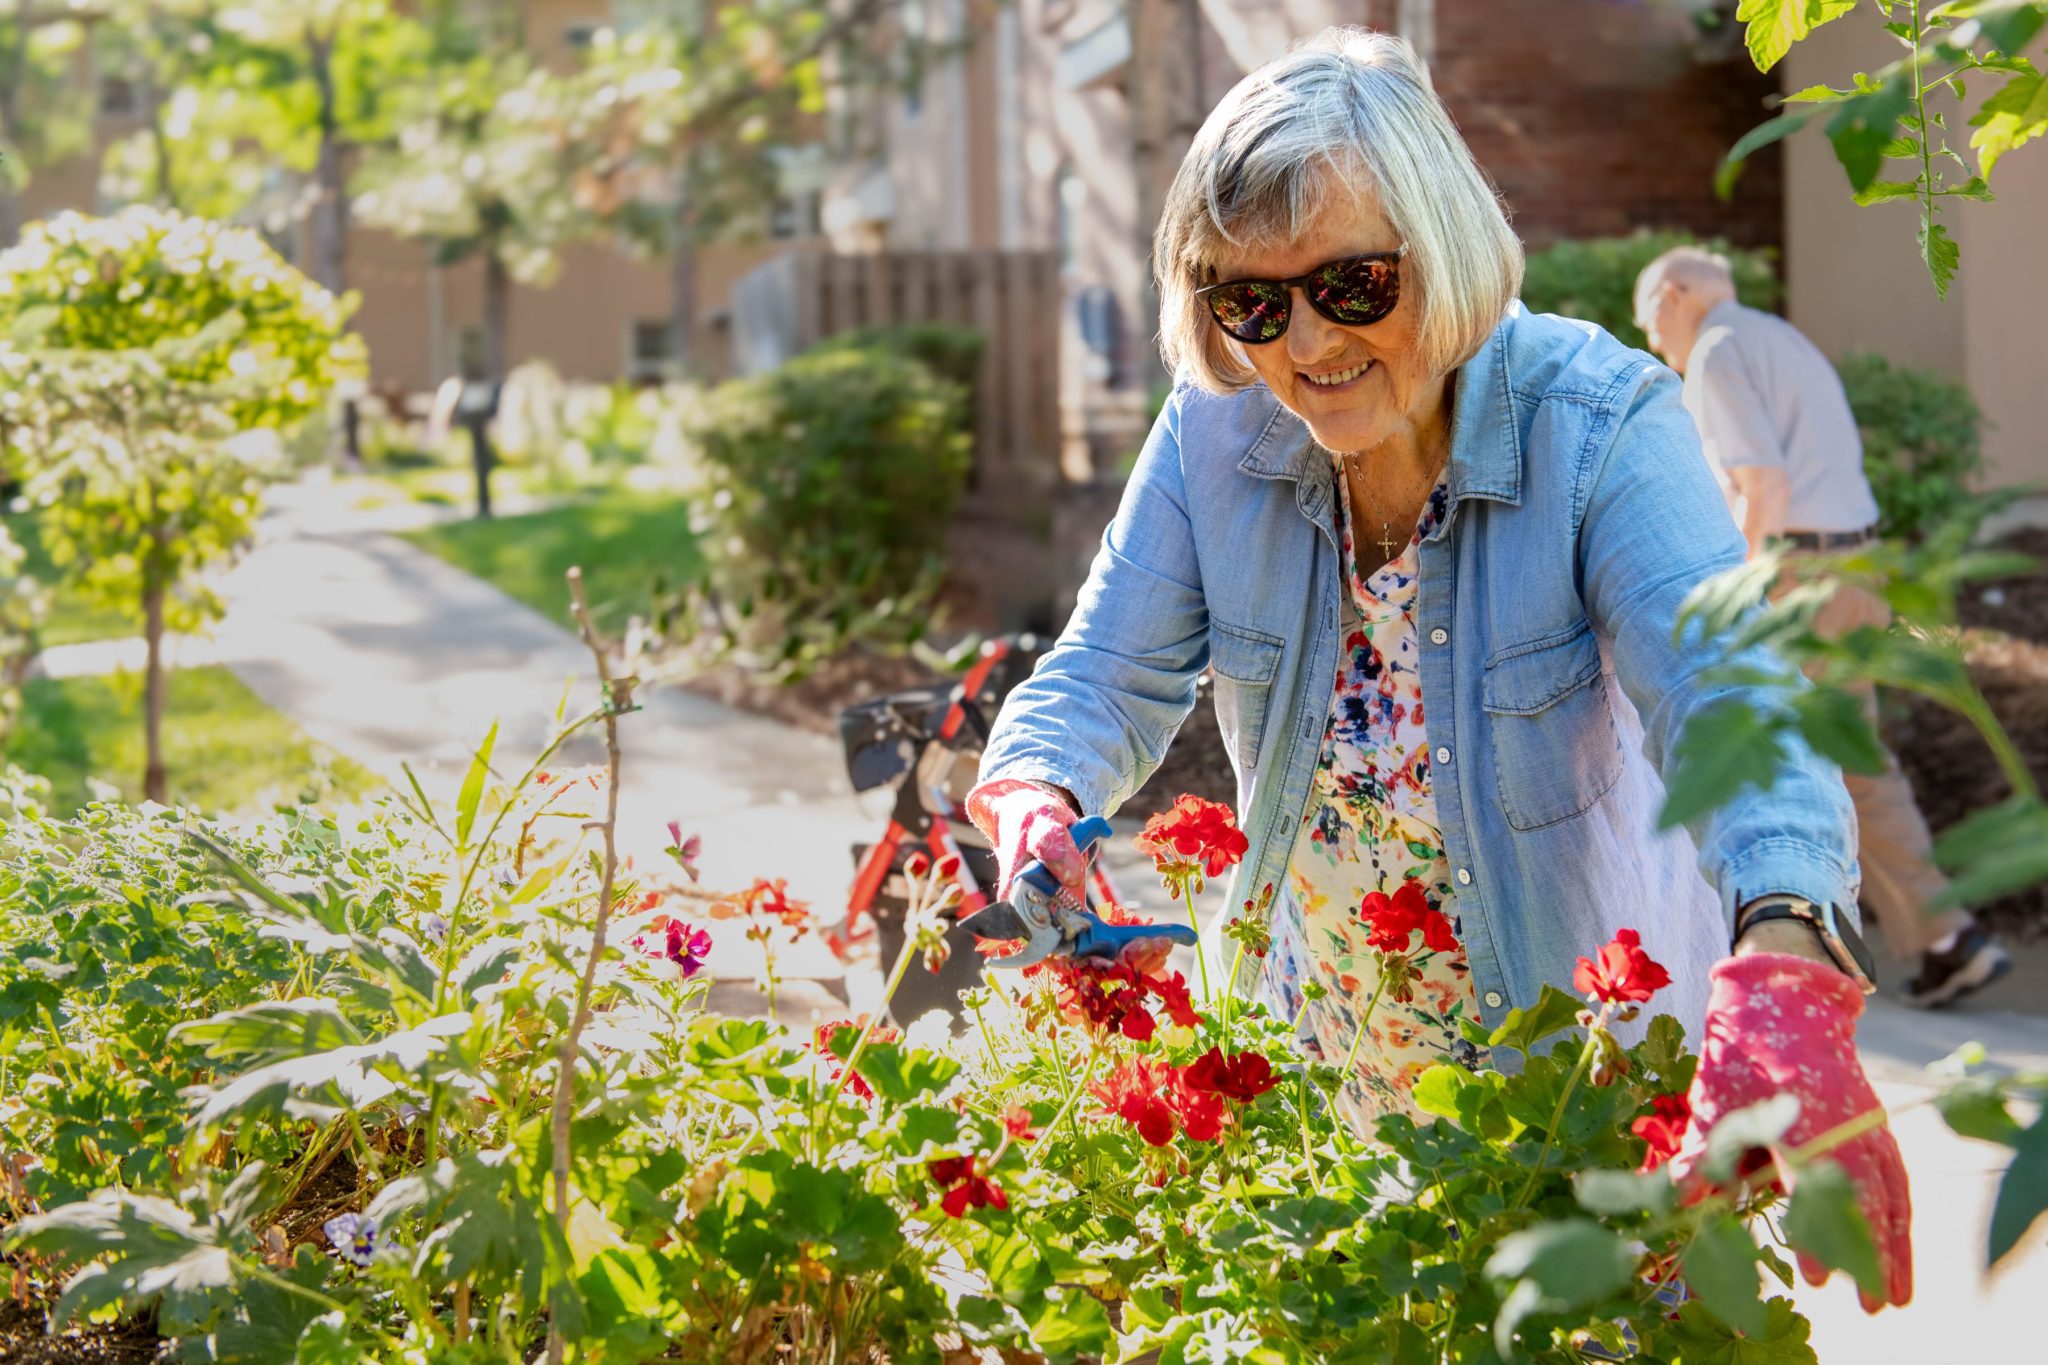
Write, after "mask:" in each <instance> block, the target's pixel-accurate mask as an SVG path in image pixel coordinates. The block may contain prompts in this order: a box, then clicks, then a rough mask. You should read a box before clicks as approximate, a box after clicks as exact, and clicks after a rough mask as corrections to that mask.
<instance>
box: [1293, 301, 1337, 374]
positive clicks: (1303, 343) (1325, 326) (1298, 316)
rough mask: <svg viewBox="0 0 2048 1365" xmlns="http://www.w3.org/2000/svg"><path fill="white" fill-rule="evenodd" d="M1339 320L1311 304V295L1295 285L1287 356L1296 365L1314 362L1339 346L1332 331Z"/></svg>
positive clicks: (1335, 328)
mask: <svg viewBox="0 0 2048 1365" xmlns="http://www.w3.org/2000/svg"><path fill="white" fill-rule="evenodd" d="M1336 330H1337V324H1336V323H1334V322H1331V321H1330V320H1329V319H1328V318H1326V317H1324V316H1323V315H1322V314H1321V313H1318V312H1317V311H1316V310H1315V309H1313V308H1311V307H1310V306H1309V302H1308V295H1307V294H1306V293H1305V292H1304V291H1303V290H1302V288H1301V286H1300V285H1296V286H1295V287H1294V301H1293V307H1292V308H1290V309H1288V316H1287V358H1288V359H1289V360H1291V361H1293V362H1294V363H1295V364H1296V365H1311V364H1314V363H1315V362H1316V361H1318V360H1320V359H1322V358H1323V357H1324V356H1326V355H1329V354H1330V353H1331V352H1332V351H1334V350H1335V349H1336V346H1335V344H1334V343H1335V342H1336V341H1337V338H1336V337H1334V336H1332V335H1331V334H1332V333H1333V332H1335V331H1336Z"/></svg>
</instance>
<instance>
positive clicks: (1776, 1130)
mask: <svg viewBox="0 0 2048 1365" xmlns="http://www.w3.org/2000/svg"><path fill="white" fill-rule="evenodd" d="M1798 1118H1799V1100H1798V1099H1797V1098H1796V1097H1795V1096H1792V1095H1788V1094H1783V1093H1780V1094H1777V1095H1773V1096H1771V1098H1769V1099H1767V1100H1761V1101H1759V1102H1758V1103H1756V1104H1752V1105H1750V1106H1748V1107H1747V1108H1743V1109H1737V1110H1736V1111H1734V1112H1733V1113H1731V1114H1724V1115H1723V1116H1722V1117H1721V1120H1720V1122H1718V1123H1716V1124H1715V1125H1714V1126H1713V1128H1712V1130H1711V1131H1709V1132H1708V1134H1707V1149H1706V1151H1705V1153H1704V1154H1703V1155H1702V1156H1701V1158H1700V1169H1701V1170H1702V1171H1703V1172H1705V1174H1706V1177H1707V1179H1709V1180H1711V1181H1714V1182H1716V1183H1720V1182H1723V1181H1727V1180H1730V1179H1733V1178H1734V1175H1735V1170H1736V1167H1737V1166H1739V1165H1740V1164H1741V1162H1742V1158H1743V1155H1744V1154H1745V1153H1747V1152H1748V1151H1750V1149H1752V1148H1755V1147H1763V1148H1766V1149H1770V1148H1775V1147H1776V1146H1777V1145H1778V1140H1779V1139H1780V1138H1782V1137H1784V1136H1785V1130H1786V1129H1788V1128H1790V1127H1791V1126H1792V1125H1793V1123H1794V1122H1796V1121H1797V1120H1798Z"/></svg>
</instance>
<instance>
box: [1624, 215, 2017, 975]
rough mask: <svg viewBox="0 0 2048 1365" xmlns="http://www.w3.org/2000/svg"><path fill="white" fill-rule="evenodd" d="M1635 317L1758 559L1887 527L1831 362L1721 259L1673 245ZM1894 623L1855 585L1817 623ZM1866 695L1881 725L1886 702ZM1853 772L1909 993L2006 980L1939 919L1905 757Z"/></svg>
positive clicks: (1867, 866)
mask: <svg viewBox="0 0 2048 1365" xmlns="http://www.w3.org/2000/svg"><path fill="white" fill-rule="evenodd" d="M1635 316H1636V323H1637V325H1638V326H1640V327H1641V328H1642V329H1643V331H1644V332H1645V333H1647V334H1648V336H1649V338H1650V345H1651V347H1652V348H1653V349H1655V350H1656V351H1657V353H1658V354H1660V355H1662V356H1663V357H1664V359H1665V360H1666V361H1667V362H1668V363H1669V364H1670V366H1671V368H1672V369H1674V370H1676V371H1678V373H1679V374H1680V375H1682V376H1684V379H1685V406H1686V409H1687V410H1688V411H1689V412H1691V413H1692V417H1693V420H1694V421H1695V422H1696V423H1698V425H1699V429H1700V439H1701V443H1702V444H1703V445H1704V447H1705V449H1706V454H1707V461H1708V463H1709V464H1711V465H1712V466H1713V468H1714V475H1715V477H1716V478H1717V479H1719V480H1720V482H1721V489H1722V492H1723V493H1724V494H1726V495H1727V497H1728V501H1729V505H1730V508H1731V510H1734V511H1735V513H1736V520H1737V522H1738V524H1739V525H1740V526H1741V528H1742V535H1743V538H1744V539H1745V540H1746V541H1748V542H1749V552H1750V554H1751V556H1752V557H1754V556H1755V555H1756V554H1757V552H1758V551H1760V550H1762V549H1763V547H1764V545H1765V544H1766V543H1767V542H1769V541H1773V540H1782V541H1786V542H1789V543H1790V547H1791V549H1792V552H1793V553H1795V554H1797V553H1801V552H1804V553H1808V554H1814V553H1820V552H1823V551H1829V550H1840V549H1846V548H1848V547H1851V546H1855V545H1860V544H1862V543H1863V542H1865V541H1867V540H1870V539H1871V538H1872V537H1873V536H1874V535H1875V534H1876V532H1875V526H1876V523H1877V501H1876V499H1874V498H1873V497H1872V496H1871V493H1870V484H1869V481H1868V480H1867V479H1865V477H1864V474H1863V440H1862V437H1861V435H1860V434H1859V433H1858V431H1857V429H1856V419H1855V417H1854V416H1853V415H1852V414H1851V413H1850V411H1849V400H1848V396H1847V395H1846V394H1845V393H1844V392H1843V390H1842V381H1841V379H1840V377H1839V376H1838V375H1837V374H1836V373H1835V367H1834V366H1833V365H1831V364H1830V363H1828V358H1827V357H1826V356H1825V355H1822V354H1821V352H1820V349H1819V348H1818V347H1816V346H1815V345H1814V344H1813V343H1812V342H1811V341H1809V340H1807V338H1806V337H1805V336H1804V335H1803V334H1802V333H1800V331H1799V330H1798V329H1797V328H1795V327H1793V326H1792V324H1791V323H1789V322H1786V321H1785V320H1784V319H1783V318H1780V317H1777V316H1775V315H1773V314H1770V313H1763V312H1759V311H1757V310H1756V309H1754V308H1746V307H1744V306H1743V305H1742V304H1740V303H1738V302H1736V299H1735V279H1734V276H1733V274H1732V273H1731V272H1730V270H1729V267H1728V262H1727V261H1726V260H1725V259H1723V258H1722V257H1720V256H1717V255H1715V254H1713V253H1712V252H1708V251H1703V250H1700V249H1699V248H1697V247H1679V248H1677V249H1675V250H1672V251H1667V252H1665V253H1664V254H1663V255H1662V256H1659V257H1658V258H1657V259H1656V260H1654V261H1652V262H1650V264H1649V266H1648V267H1646V268H1645V269H1644V271H1643V273H1642V274H1641V276H1639V277H1638V278H1637V280H1636V289H1635ZM1890 621H1891V610H1890V608H1889V607H1887V606H1886V604H1885V603H1884V601H1883V599H1881V598H1879V597H1878V596H1876V595H1875V594H1873V593H1871V592H1869V591H1868V590H1866V589H1864V588H1862V587H1859V586H1856V585H1854V584H1844V585H1842V586H1841V587H1840V588H1838V589H1837V591H1836V592H1835V595H1834V596H1833V597H1832V598H1830V599H1829V600H1828V601H1827V603H1826V604H1824V605H1823V606H1822V607H1821V609H1820V612H1819V614H1818V616H1817V617H1816V618H1815V621H1814V629H1815V631H1816V632H1817V633H1818V634H1820V635H1822V636H1823V637H1826V638H1833V637H1836V636H1839V635H1844V634H1847V633H1848V632H1849V631H1851V630H1854V629H1856V628H1857V627H1858V626H1865V625H1874V626H1884V625H1887V624H1889V623H1890ZM1864 701H1865V706H1866V709H1867V711H1868V713H1869V715H1870V718H1871V720H1872V722H1873V723H1875V721H1876V697H1875V695H1874V693H1873V694H1870V695H1866V697H1865V698H1864ZM1842 778H1843V781H1844V783H1845V784H1846V785H1847V786H1848V788H1849V795H1850V796H1851V797H1852V798H1853V799H1854V801H1855V803H1856V820H1857V825H1858V827H1859V834H1860V838H1859V844H1860V852H1859V857H1860V860H1861V862H1862V864H1863V900H1864V903H1865V904H1866V905H1867V906H1868V907H1869V908H1870V910H1871V912H1872V913H1873V914H1874V915H1876V917H1877V921H1878V923H1879V924H1880V925H1881V926H1883V929H1884V936H1885V942H1886V943H1887V944H1888V945H1889V946H1890V948H1891V950H1892V951H1893V952H1895V953H1897V954H1898V955H1899V956H1900V957H1903V958H1913V957H1918V958H1919V971H1918V973H1917V974H1916V975H1915V976H1914V977H1913V979H1912V980H1911V981H1910V982H1908V983H1907V986H1906V995H1907V997H1908V998H1909V999H1910V1000H1912V1001H1913V1002H1914V1003H1915V1004H1918V1005H1922V1006H1926V1007H1930V1008H1931V1007H1934V1006H1937V1005H1945V1004H1947V1003H1949V1002H1950V1001H1952V1000H1956V999H1958V998H1960V997H1961V996H1963V995H1966V994H1968V993H1969V992H1970V991H1973V990H1976V989H1977V988H1978V987H1980V986H1983V985H1985V984H1986V983H1988V982H1990V981H1992V980H1994V979H1996V978H1997V977H1999V976H2000V975H2002V974H2003V973H2004V972H2005V971H2006V969H2007V968H2008V967H2009V966H2010V965H2011V963H2010V961H2009V960H2008V959H2007V957H2006V955H2005V951H2004V949H2002V948H2000V947H1999V945H1998V943H1997V942H1996V941H1995V940H1993V939H1992V938H1991V936H1990V935H1989V934H1988V933H1987V932H1985V930H1984V928H1983V927H1982V926H1981V925H1979V924H1978V923H1977V921H1976V918H1975V917H1974V916H1973V915H1971V914H1970V913H1969V912H1968V911H1967V910H1961V909H1952V910H1946V911H1943V912H1941V913H1939V914H1933V915H1930V914H1928V913H1927V907H1928V905H1929V904H1930V903H1931V902H1932V901H1933V900H1934V898H1935V897H1936V896H1938V895H1939V894H1940V893H1941V892H1942V891H1943V890H1945V889H1946V888H1947V885H1948V883H1947V881H1946V879H1944V878H1943V877H1942V875H1941V874H1940V873H1939V872H1937V871H1936V870H1935V869H1934V867H1933V865H1932V863H1931V861H1930V858H1929V854H1930V850H1931V840H1930V839H1929V837H1928V833H1927V822H1926V820H1925V819H1923V818H1922V816H1921V814H1920V808H1919V806H1918V805H1917V804H1916V803H1915V802H1914V799H1913V790H1912V788H1911V787H1910V786H1908V785H1907V783H1906V779H1905V776H1904V774H1902V773H1901V772H1900V771H1899V766H1898V763H1897V761H1896V760H1895V759H1893V758H1892V756H1891V754H1890V753H1886V754H1885V768H1884V771H1883V772H1882V773H1879V774H1877V775H1876V776H1874V777H1872V776H1864V775H1862V774H1859V773H1844V774H1843V775H1842Z"/></svg>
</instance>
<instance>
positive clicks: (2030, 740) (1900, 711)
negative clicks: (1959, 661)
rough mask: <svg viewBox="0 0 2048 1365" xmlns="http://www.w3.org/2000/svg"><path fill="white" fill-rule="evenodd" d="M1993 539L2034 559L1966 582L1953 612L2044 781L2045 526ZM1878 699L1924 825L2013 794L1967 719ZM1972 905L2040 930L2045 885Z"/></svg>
mask: <svg viewBox="0 0 2048 1365" xmlns="http://www.w3.org/2000/svg"><path fill="white" fill-rule="evenodd" d="M2001 546H2002V548H2005V549H2009V550H2017V551H2019V552H2020V553H2021V554H2026V555H2031V556H2033V557H2034V558H2035V559H2036V560H2037V561H2038V562H2039V563H2038V565H2037V567H2036V568H2035V569H2034V570H2033V571H2032V572H2030V573H2027V574H2024V575H2022V576H2020V577H2017V578H2010V579H2005V580H2003V581H2000V582H1996V583H1986V584H1982V585H1979V586H1977V587H1975V588H1973V589H1972V590H1971V591H1970V592H1969V593H1968V594H1967V595H1966V596H1965V597H1964V598H1963V599H1962V600H1961V601H1959V602H1958V603H1957V615H1958V617H1959V618H1960V619H1961V621H1962V624H1963V626H1964V627H1965V628H1966V629H1967V630H1968V631H1969V632H1970V634H1969V637H1968V644H1967V646H1966V657H1967V658H1968V660H1969V663H1970V675H1971V676H1972V677H1973V678H1975V679H1976V682H1977V686H1978V687H1979V688H1981V689H1982V690H1983V692H1984V697H1985V700H1986V701H1988V702H1990V703H1991V710H1992V714H1994V715H1996V716H1997V717H1998V718H1999V720H2000V721H2001V722H2002V723H2003V724H2004V725H2005V727H2006V729H2007V730H2008V731H2009V732H2010V733H2011V735H2012V737H2013V742H2014V743H2015V744H2016V745H2017V746H2018V747H2019V751H2020V754H2021V755H2022V756H2023V757H2024V758H2025V759H2026V761H2027V767H2028V768H2029V770H2031V771H2032V772H2033V774H2034V777H2035V779H2036V780H2037V781H2039V782H2041V783H2043V784H2044V785H2048V531H2022V532H2019V533H2017V534H2015V535H2012V536H2009V537H2007V538H2006V539H2005V540H2004V541H2002V542H2001ZM1885 701H1886V704H1885V708H1884V717H1883V719H1884V727H1883V728H1884V736H1885V742H1886V743H1887V744H1889V745H1890V746H1891V749H1892V752H1893V753H1895V754H1897V755H1898V759H1899V766H1900V767H1901V768H1903V769H1904V770H1905V773H1906V777H1907V779H1908V780H1909V781H1910V782H1912V784H1913V791H1914V793H1915V795H1917V796H1918V797H1919V799H1920V810H1921V812H1922V813H1923V814H1925V815H1926V817H1927V823H1928V826H1929V827H1930V828H1931V829H1933V830H1935V831H1936V832H1939V831H1941V830H1943V829H1945V828H1947V827H1948V826H1949V825H1952V824H1954V823H1955V822H1956V821H1958V820H1960V819H1962V818H1963V817H1964V816H1965V815H1968V814H1969V813H1970V812H1972V811H1975V810H1981V809H1983V808H1984V807H1985V806H1989V805H1993V804H1996V803H1997V802H1999V801H2002V800H2004V799H2005V798H2006V797H2007V796H2010V795H2011V794H2012V789H2011V787H2010V786H2008V785H2007V783H2006V781H2005V779H2004V777H2002V776H2001V775H2000V774H1999V771H1998V767H1997V765H1996V764H1995V763H1994V762H1993V761H1992V758H1991V753H1990V751H1989V750H1988V749H1986V748H1985V747H1984V740H1983V738H1982V737H1981V736H1979V735H1978V734H1977V732H1976V730H1975V729H1974V728H1973V727H1972V726H1971V725H1970V724H1969V722H1967V721H1965V720H1964V719H1963V718H1962V717H1960V716H1958V715H1956V714H1955V713H1953V712H1951V711H1948V710H1946V709H1945V708H1943V707H1941V706H1939V705H1937V704H1936V703H1934V702H1931V701H1927V700H1925V699H1923V698H1920V697H1910V696H1905V697H1901V696H1892V697H1887V698H1886V699H1885ZM1979 913H1980V914H1981V915H1982V916H1983V917H1984V919H1985V920H1986V922H1987V923H1989V924H1990V925H1991V926H1992V927H1993V928H1994V929H1996V930H1997V931H1999V932H2001V933H2004V934H2006V935H2008V936H2010V937H2013V938H2016V939H2031V938H2038V937H2041V936H2042V935H2044V934H2048V887H2039V886H2037V887H2034V888H2032V889H2030V890H2027V891H2022V892H2020V893H2019V894H2018V895H2015V896H2007V897H2005V898H2004V899H2002V900H1999V901H1995V902H1993V903H1992V904H1990V905H1988V906H1984V907H1982V908H1981V909H1980V911H1979Z"/></svg>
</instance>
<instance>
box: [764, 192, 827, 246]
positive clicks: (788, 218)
mask: <svg viewBox="0 0 2048 1365" xmlns="http://www.w3.org/2000/svg"><path fill="white" fill-rule="evenodd" d="M824 198H825V196H824V195H823V194H822V193H820V192H819V191H817V190H793V191H791V192H790V193H788V194H785V195H783V196H782V197H781V198H780V199H778V200H776V201H775V207H774V208H773V209H771V210H770V211H769V214H768V235H769V236H770V237H815V236H817V235H818V234H819V233H820V232H823V231H824V223H823V204H824Z"/></svg>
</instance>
